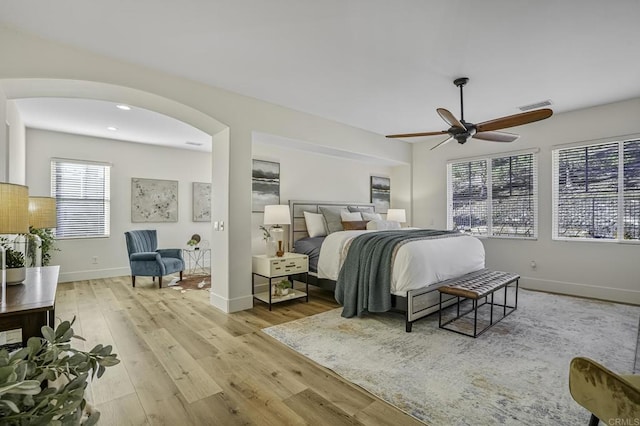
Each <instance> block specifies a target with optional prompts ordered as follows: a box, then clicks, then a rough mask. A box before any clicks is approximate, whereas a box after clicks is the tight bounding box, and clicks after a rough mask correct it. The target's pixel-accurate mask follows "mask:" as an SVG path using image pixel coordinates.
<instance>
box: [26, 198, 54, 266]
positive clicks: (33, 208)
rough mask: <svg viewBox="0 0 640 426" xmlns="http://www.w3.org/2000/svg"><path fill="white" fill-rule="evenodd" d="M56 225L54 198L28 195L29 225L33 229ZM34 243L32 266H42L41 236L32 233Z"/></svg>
mask: <svg viewBox="0 0 640 426" xmlns="http://www.w3.org/2000/svg"><path fill="white" fill-rule="evenodd" d="M57 226H58V223H57V216H56V199H55V198H51V197H29V227H30V228H33V229H51V228H55V227H57ZM32 236H33V239H34V241H35V243H36V250H35V257H36V258H35V259H33V260H34V263H33V266H42V238H40V236H39V235H36V234H32Z"/></svg>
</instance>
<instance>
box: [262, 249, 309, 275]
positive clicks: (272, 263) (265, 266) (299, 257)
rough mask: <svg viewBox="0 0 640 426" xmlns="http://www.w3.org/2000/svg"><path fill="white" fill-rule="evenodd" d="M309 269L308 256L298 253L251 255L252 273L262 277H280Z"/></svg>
mask: <svg viewBox="0 0 640 426" xmlns="http://www.w3.org/2000/svg"><path fill="white" fill-rule="evenodd" d="M308 271H309V257H308V256H307V255H304V254H298V253H285V254H284V256H283V257H266V256H265V255H257V256H253V273H254V274H258V275H262V276H263V277H282V276H285V275H292V274H301V273H305V272H308Z"/></svg>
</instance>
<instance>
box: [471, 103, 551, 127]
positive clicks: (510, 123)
mask: <svg viewBox="0 0 640 426" xmlns="http://www.w3.org/2000/svg"><path fill="white" fill-rule="evenodd" d="M552 114H553V111H552V110H551V109H549V108H544V109H537V110H535V111H528V112H523V113H520V114H514V115H508V116H506V117H500V118H496V119H493V120H489V121H485V122H484V123H479V124H476V129H477V130H478V133H482V132H490V131H493V130H500V129H506V128H507V127H514V126H521V125H523V124H527V123H533V122H534V121H540V120H544V119H545V118H549V117H551V115H552Z"/></svg>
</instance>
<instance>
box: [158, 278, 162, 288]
mask: <svg viewBox="0 0 640 426" xmlns="http://www.w3.org/2000/svg"><path fill="white" fill-rule="evenodd" d="M158 288H162V276H159V277H158Z"/></svg>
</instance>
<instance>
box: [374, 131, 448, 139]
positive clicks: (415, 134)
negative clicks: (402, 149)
mask: <svg viewBox="0 0 640 426" xmlns="http://www.w3.org/2000/svg"><path fill="white" fill-rule="evenodd" d="M447 133H448V132H447V131H446V130H441V131H439V132H424V133H402V134H399V135H387V136H386V137H387V138H413V137H417V136H436V135H446V134H447Z"/></svg>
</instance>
